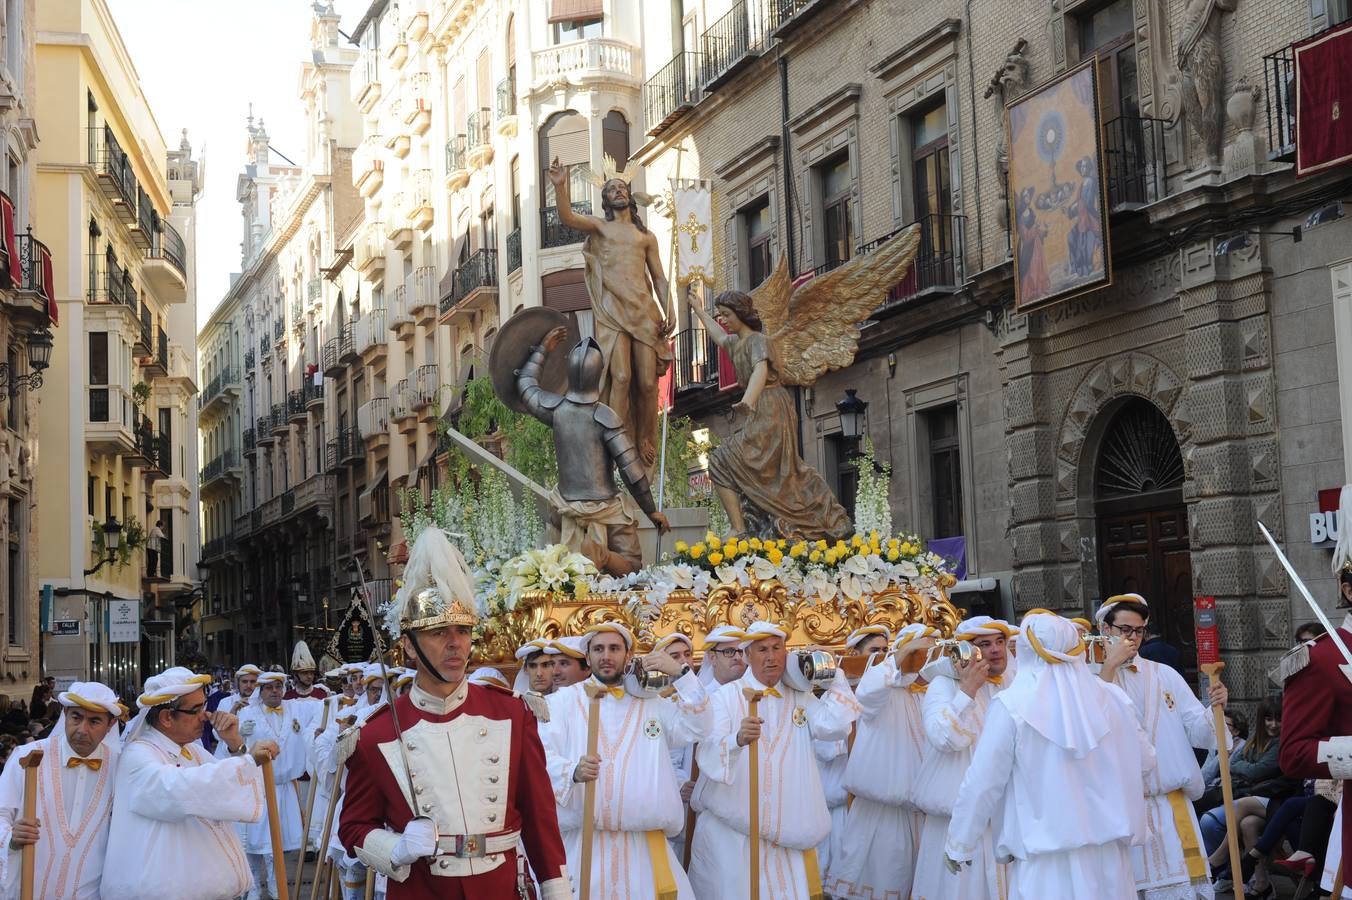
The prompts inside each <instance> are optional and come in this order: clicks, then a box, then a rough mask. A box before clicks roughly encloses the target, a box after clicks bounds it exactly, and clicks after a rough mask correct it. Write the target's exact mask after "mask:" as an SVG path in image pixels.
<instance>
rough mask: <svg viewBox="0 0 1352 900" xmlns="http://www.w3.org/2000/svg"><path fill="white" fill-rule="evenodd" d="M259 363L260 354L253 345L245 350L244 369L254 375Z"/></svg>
mask: <svg viewBox="0 0 1352 900" xmlns="http://www.w3.org/2000/svg"><path fill="white" fill-rule="evenodd" d="M257 365H258V354H257V353H256V352H255V351H254V349H253V348H252V347H250V348H249V349H248V350H245V351H244V371H245V372H247V373H248V374H250V375H252V374H253V373H254V369H255V368H257Z"/></svg>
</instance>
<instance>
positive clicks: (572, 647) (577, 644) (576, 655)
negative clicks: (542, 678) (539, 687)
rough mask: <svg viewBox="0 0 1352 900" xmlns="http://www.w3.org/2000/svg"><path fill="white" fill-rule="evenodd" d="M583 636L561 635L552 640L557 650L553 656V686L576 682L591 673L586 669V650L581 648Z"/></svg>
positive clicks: (565, 685)
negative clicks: (557, 652) (556, 653)
mask: <svg viewBox="0 0 1352 900" xmlns="http://www.w3.org/2000/svg"><path fill="white" fill-rule="evenodd" d="M584 637H585V636H581V635H579V636H570V637H561V638H559V639H558V640H557V641H555V642H554V649H556V650H558V651H559V655H558V656H556V657H555V658H554V687H556V688H561V687H567V686H568V685H570V684H577V683H578V682H579V681H583V680H585V679H586V678H587V677H588V676H590V675H591V672H589V671H587V651H585V650H584V649H582V645H583V641H584Z"/></svg>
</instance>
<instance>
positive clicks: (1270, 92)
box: [1263, 44, 1296, 160]
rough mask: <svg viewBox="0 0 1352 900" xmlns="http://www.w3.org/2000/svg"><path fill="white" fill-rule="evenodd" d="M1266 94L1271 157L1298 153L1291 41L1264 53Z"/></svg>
mask: <svg viewBox="0 0 1352 900" xmlns="http://www.w3.org/2000/svg"><path fill="white" fill-rule="evenodd" d="M1263 98H1264V100H1265V101H1266V103H1267V139H1268V158H1269V159H1273V160H1290V159H1293V158H1294V157H1295V155H1296V51H1295V49H1294V45H1292V44H1287V45H1286V46H1285V47H1283V48H1281V49H1280V50H1278V51H1277V52H1276V53H1269V54H1268V55H1267V56H1264V57H1263Z"/></svg>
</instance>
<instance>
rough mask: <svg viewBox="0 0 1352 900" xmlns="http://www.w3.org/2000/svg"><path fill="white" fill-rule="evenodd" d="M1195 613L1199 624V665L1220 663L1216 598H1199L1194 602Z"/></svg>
mask: <svg viewBox="0 0 1352 900" xmlns="http://www.w3.org/2000/svg"><path fill="white" fill-rule="evenodd" d="M1193 613H1194V618H1195V620H1196V623H1197V629H1196V630H1197V665H1199V666H1205V665H1209V664H1211V663H1214V662H1220V659H1221V648H1220V643H1219V640H1218V638H1217V634H1216V633H1217V631H1218V629H1217V627H1216V598H1215V597H1197V598H1195V599H1194V600H1193Z"/></svg>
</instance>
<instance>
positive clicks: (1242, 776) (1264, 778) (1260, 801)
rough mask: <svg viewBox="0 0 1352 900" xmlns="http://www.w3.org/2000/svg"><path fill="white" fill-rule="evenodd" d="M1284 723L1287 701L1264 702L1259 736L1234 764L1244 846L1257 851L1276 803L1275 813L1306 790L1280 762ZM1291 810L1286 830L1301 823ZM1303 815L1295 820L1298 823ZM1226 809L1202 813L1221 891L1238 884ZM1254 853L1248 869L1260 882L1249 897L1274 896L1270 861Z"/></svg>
mask: <svg viewBox="0 0 1352 900" xmlns="http://www.w3.org/2000/svg"><path fill="white" fill-rule="evenodd" d="M1281 727H1282V701H1281V697H1280V696H1273V697H1269V698H1267V699H1266V700H1264V701H1263V702H1262V703H1260V704H1258V712H1257V714H1256V715H1255V716H1254V727H1253V738H1252V739H1251V740H1250V741H1249V742H1248V743H1247V744H1246V745H1245V746H1244V749H1243V750H1242V751H1241V752H1240V754H1239V756H1238V757H1237V758H1236V759H1234V760H1232V761H1231V763H1230V777H1231V780H1232V782H1233V787H1234V795H1235V817H1236V819H1237V820H1238V823H1239V835H1240V843H1241V846H1242V848H1243V849H1245V850H1252V849H1254V848H1255V847H1256V846H1257V844H1258V841H1259V838H1260V837H1262V835H1263V830H1264V827H1265V826H1266V824H1267V819H1268V811H1269V807H1271V810H1272V812H1273V813H1274V814H1275V813H1276V812H1277V810H1278V809H1280V807H1281V806H1282V803H1283V802H1284V801H1285V800H1286V799H1288V798H1289V797H1292V796H1295V795H1297V794H1299V793H1301V783H1300V782H1299V781H1297V780H1295V779H1291V778H1286V777H1284V776H1283V775H1282V772H1281V767H1280V766H1279V765H1278V763H1277V757H1278V753H1279V752H1280V741H1281ZM1295 812H1296V811H1295V810H1292V811H1291V812H1290V813H1289V814H1288V819H1287V820H1285V821H1284V822H1282V823H1281V824H1282V827H1283V828H1284V829H1287V828H1293V827H1295V826H1294V825H1293V824H1292V821H1293V820H1292V819H1290V818H1289V816H1294V815H1295ZM1298 818H1299V817H1298V816H1296V818H1295V820H1294V821H1296V822H1298ZM1225 824H1226V822H1225V807H1224V806H1218V807H1216V808H1214V809H1211V810H1208V811H1207V812H1206V814H1205V815H1203V816H1202V820H1201V825H1202V837H1203V840H1204V842H1205V844H1206V849H1207V851H1208V852H1209V853H1210V854H1211V858H1210V862H1211V867H1212V871H1213V872H1214V873H1215V874H1216V881H1215V884H1214V885H1213V887H1214V889H1215V890H1216V892H1217V893H1220V892H1221V891H1228V890H1230V888H1231V887H1232V881H1231V878H1232V873H1230V872H1229V850H1228V848H1227V847H1226V842H1225ZM1259 863H1260V859H1258V858H1254V857H1252V856H1248V857H1246V859H1245V860H1244V867H1245V873H1244V874H1247V873H1248V871H1249V870H1250V869H1252V870H1253V872H1254V883H1253V884H1252V885H1250V889H1249V894H1248V895H1249V896H1255V897H1260V898H1261V897H1267V896H1271V895H1272V893H1271V885H1270V884H1269V883H1268V880H1267V878H1268V871H1267V864H1266V863H1267V859H1266V856H1263V857H1262V859H1261V863H1262V865H1261V866H1260V865H1259Z"/></svg>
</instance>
